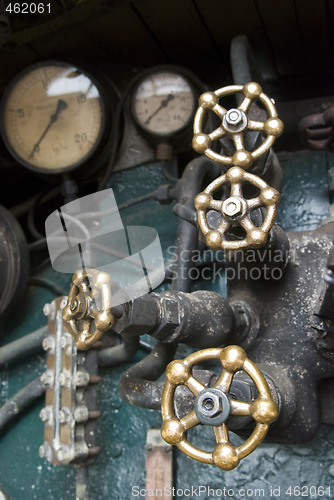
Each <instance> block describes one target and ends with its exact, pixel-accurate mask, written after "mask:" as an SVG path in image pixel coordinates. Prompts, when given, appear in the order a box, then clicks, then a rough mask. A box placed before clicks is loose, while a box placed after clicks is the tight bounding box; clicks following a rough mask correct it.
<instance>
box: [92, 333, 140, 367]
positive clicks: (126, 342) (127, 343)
mask: <svg viewBox="0 0 334 500" xmlns="http://www.w3.org/2000/svg"><path fill="white" fill-rule="evenodd" d="M138 349H139V337H132V336H127V335H122V343H121V344H119V345H116V346H114V347H107V348H106V349H102V350H101V351H99V353H98V364H99V366H109V367H110V366H117V365H120V364H121V363H125V362H126V361H130V359H131V358H133V356H134V355H135V354H136V352H137V351H138Z"/></svg>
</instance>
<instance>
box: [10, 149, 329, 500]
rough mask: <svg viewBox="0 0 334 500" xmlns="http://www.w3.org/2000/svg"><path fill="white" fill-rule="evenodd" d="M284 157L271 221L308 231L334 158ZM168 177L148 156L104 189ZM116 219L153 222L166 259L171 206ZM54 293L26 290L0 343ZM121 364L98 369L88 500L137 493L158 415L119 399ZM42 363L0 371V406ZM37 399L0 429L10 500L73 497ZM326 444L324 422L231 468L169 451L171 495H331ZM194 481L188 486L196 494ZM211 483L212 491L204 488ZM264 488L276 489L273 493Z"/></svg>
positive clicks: (129, 194)
mask: <svg viewBox="0 0 334 500" xmlns="http://www.w3.org/2000/svg"><path fill="white" fill-rule="evenodd" d="M281 161H282V165H283V169H284V187H283V190H282V198H281V204H280V208H279V214H278V221H279V223H280V224H281V225H282V227H283V228H284V229H286V230H301V229H312V228H314V227H316V225H317V224H318V223H319V222H320V221H321V219H323V218H324V217H326V216H327V215H328V207H329V201H328V183H327V165H328V164H329V163H331V162H332V159H331V158H329V157H328V156H327V154H326V153H318V152H306V151H305V152H298V153H290V154H289V155H285V156H281ZM166 182H167V180H166V178H165V177H164V174H163V171H162V169H161V168H160V165H159V164H158V163H154V164H151V165H146V166H141V167H138V168H136V169H133V170H129V171H123V172H119V173H116V174H114V175H113V176H112V179H111V181H110V184H109V187H112V188H113V189H114V192H115V196H116V199H117V202H118V203H121V202H124V201H126V200H128V199H130V198H133V197H136V196H138V195H141V194H143V193H145V192H149V191H151V190H153V189H155V188H156V187H157V186H158V185H160V184H161V183H166ZM122 219H123V223H124V224H125V225H134V224H135V225H140V224H141V225H148V226H152V227H155V228H156V229H157V230H158V232H159V236H160V240H161V244H162V247H163V250H164V253H165V256H166V257H167V256H168V251H167V249H168V247H170V246H171V245H174V238H175V234H176V227H177V217H176V216H175V215H173V213H172V207H171V206H160V205H159V204H158V203H157V202H155V201H147V202H144V203H143V204H141V205H138V206H136V207H132V208H129V209H127V210H126V211H124V212H123V213H122ZM42 275H43V276H44V277H47V278H49V279H52V280H54V281H56V282H57V283H58V284H60V285H61V286H62V287H63V288H65V289H68V287H69V284H70V280H71V277H70V276H69V275H61V274H59V273H57V272H55V271H53V270H52V269H51V267H47V268H46V269H44V270H43V272H42ZM200 288H210V289H213V290H217V291H220V292H221V293H224V292H225V284H224V281H223V280H222V279H215V280H214V282H210V281H202V282H200V283H194V287H193V289H194V290H195V289H200ZM53 298H54V297H53V295H52V293H51V292H49V291H47V290H45V289H42V288H37V287H29V289H27V292H26V294H25V297H24V300H23V301H22V303H21V305H20V313H19V315H12V316H11V317H9V318H6V320H5V322H4V326H5V331H6V334H5V336H4V337H3V338H2V339H1V342H2V344H5V343H7V342H9V341H11V340H14V339H16V338H18V337H20V336H22V335H24V334H26V333H29V332H30V331H32V330H34V329H36V328H38V327H39V326H42V325H43V324H45V321H46V319H45V317H44V316H43V313H42V309H43V305H44V304H45V303H46V302H50V301H51V300H52V299H53ZM187 351H188V350H187V348H184V347H182V346H181V347H180V350H179V352H178V355H179V356H180V357H183V356H185V355H186V354H187ZM143 355H144V353H143V352H139V353H138V354H137V355H136V358H135V361H138V360H139V359H140V358H141V357H142V356H143ZM128 366H130V364H124V365H122V366H120V367H118V368H115V369H110V370H109V369H103V370H101V375H102V382H101V383H100V385H99V408H100V409H101V411H102V416H101V418H100V419H99V421H98V442H99V445H100V446H101V453H100V455H99V456H98V458H97V460H96V463H95V464H94V465H92V466H91V467H90V470H89V495H90V499H91V500H129V499H131V498H143V497H142V496H133V495H132V487H134V486H138V487H140V488H144V487H145V449H144V445H145V441H146V432H147V430H148V429H149V428H150V427H153V426H156V427H159V426H160V424H161V417H160V413H159V412H155V411H150V410H144V409H141V408H135V407H131V406H130V405H128V404H126V403H124V402H122V400H121V398H120V396H119V393H118V382H119V378H120V376H121V374H122V373H123V371H124V370H125V369H126V368H127V367H128ZM44 367H45V358H44V355H43V354H38V355H35V356H31V357H29V358H27V359H24V360H21V362H20V363H18V362H17V363H15V364H11V365H10V366H6V367H4V368H3V369H1V370H0V384H1V385H0V404H3V403H4V402H5V401H6V400H7V398H8V397H10V396H11V395H12V394H14V393H15V392H16V391H17V390H18V389H19V388H21V387H22V386H23V385H25V384H26V383H28V382H29V381H30V380H33V379H34V378H35V377H36V376H37V375H38V374H40V373H42V371H43V370H44ZM42 406H43V401H40V402H39V403H36V405H34V406H33V407H32V408H31V409H29V411H27V412H25V414H23V415H22V416H21V417H19V418H18V419H17V420H16V421H15V423H14V424H13V425H12V426H11V427H10V428H9V429H7V431H6V433H5V434H2V435H1V436H0V489H3V491H4V492H5V493H6V494H8V497H9V498H10V499H11V500H21V499H25V500H30V499H31V500H32V499H38V500H40V499H45V498H48V500H65V499H66V500H69V499H71V498H73V499H74V498H75V470H74V468H73V467H71V466H60V467H54V466H52V465H50V464H49V463H48V462H46V461H45V460H43V459H41V458H39V456H38V448H39V445H40V444H41V443H42V440H43V424H42V422H41V421H40V419H39V417H38V413H39V411H40V409H41V408H42ZM209 431H210V429H206V430H204V431H203V428H199V427H198V428H195V429H194V430H193V435H192V438H193V440H194V442H195V443H197V444H198V446H199V447H203V448H205V447H206V446H208V447H210V443H213V434H212V432H211V433H210V432H209ZM235 439H236V440H238V439H239V438H238V437H235ZM333 449H334V430H333V429H332V428H331V427H329V426H322V428H321V430H320V432H319V433H318V435H317V437H316V438H315V439H314V441H312V442H311V443H309V444H306V445H293V446H290V445H274V444H263V445H261V446H260V447H259V448H258V449H257V450H256V451H255V452H254V453H253V454H252V455H251V456H250V457H248V458H247V459H245V460H243V461H242V462H241V464H240V465H239V467H238V468H237V469H236V470H234V471H231V472H223V471H220V470H219V469H217V468H216V467H213V466H209V465H203V464H200V463H198V462H195V461H193V460H191V459H189V458H188V457H186V456H185V455H183V454H182V453H180V452H179V451H178V450H176V449H175V450H174V458H175V463H176V467H175V487H176V488H178V489H179V492H178V495H177V498H178V499H180V500H181V499H184V500H185V499H187V498H200V499H201V500H209V499H210V500H211V499H212V498H218V497H217V496H214V494H215V493H217V490H219V489H223V488H224V487H225V488H226V491H225V496H221V497H220V498H233V499H239V498H252V499H253V498H254V499H256V498H259V497H262V498H266V499H267V498H280V499H291V498H295V497H298V490H295V492H294V493H293V494H292V495H291V496H290V495H289V494H288V493H286V491H287V490H288V488H289V486H300V487H302V486H304V487H305V488H310V486H316V487H318V486H325V487H328V486H332V491H331V493H332V495H334V486H333V477H334V452H333ZM199 486H202V487H205V488H206V491H204V490H201V493H200V491H199V490H198V489H197V490H196V487H197V488H198V487H199ZM192 487H194V488H195V490H194V491H193V492H191V488H192ZM208 487H210V488H211V491H208ZM271 487H274V488H276V489H275V490H273V491H272V494H271V490H270V488H271ZM278 487H279V488H280V491H279V490H278V489H277V488H278ZM187 488H190V490H189V491H188V490H187ZM181 489H182V490H183V493H182V491H181ZM243 489H245V493H244V495H243ZM213 490H215V491H213ZM247 490H248V492H247ZM256 490H258V491H256ZM136 491H137V490H134V491H133V492H134V493H136ZM300 491H301V493H302V491H304V493H305V492H308V493H309V494H308V498H324V499H327V498H330V496H329V495H328V493H327V492H326V491H325V494H324V495H323V496H320V495H318V494H317V495H313V496H312V492H313V493H314V491H313V490H312V491H311V490H306V489H305V490H300ZM319 491H320V492H321V490H319ZM292 492H293V490H292ZM188 493H190V495H189V494H188ZM218 493H219V491H218ZM242 495H243V496H242Z"/></svg>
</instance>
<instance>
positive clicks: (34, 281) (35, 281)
mask: <svg viewBox="0 0 334 500" xmlns="http://www.w3.org/2000/svg"><path fill="white" fill-rule="evenodd" d="M28 283H29V284H30V285H34V286H41V287H43V288H47V289H48V290H50V291H51V292H53V293H54V294H55V295H56V296H57V297H59V296H60V295H67V292H66V291H65V290H64V288H62V287H61V286H59V285H58V284H57V283H54V282H53V281H51V280H48V279H46V278H39V277H36V276H31V277H30V278H29V279H28Z"/></svg>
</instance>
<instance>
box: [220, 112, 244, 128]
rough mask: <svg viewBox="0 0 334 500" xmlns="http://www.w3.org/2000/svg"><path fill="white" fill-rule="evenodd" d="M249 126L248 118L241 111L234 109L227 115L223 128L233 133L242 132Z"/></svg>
mask: <svg viewBox="0 0 334 500" xmlns="http://www.w3.org/2000/svg"><path fill="white" fill-rule="evenodd" d="M246 126H247V117H246V115H245V113H244V112H243V111H241V110H240V109H236V108H232V109H230V110H229V111H227V113H225V115H224V118H223V127H224V128H225V130H227V131H228V132H231V133H236V132H241V131H242V130H244V129H245V128H246Z"/></svg>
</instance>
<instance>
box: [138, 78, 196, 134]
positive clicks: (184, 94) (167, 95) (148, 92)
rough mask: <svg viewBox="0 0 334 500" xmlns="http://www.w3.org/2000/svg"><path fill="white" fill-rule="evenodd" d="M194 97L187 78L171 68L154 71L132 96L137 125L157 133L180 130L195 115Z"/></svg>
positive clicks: (174, 132)
mask: <svg viewBox="0 0 334 500" xmlns="http://www.w3.org/2000/svg"><path fill="white" fill-rule="evenodd" d="M194 110H195V98H194V93H193V90H192V88H191V86H190V84H189V83H188V81H187V80H186V79H185V78H184V77H183V76H182V75H180V74H178V73H175V72H172V71H161V72H156V73H152V74H151V75H149V76H146V77H144V78H143V80H142V81H141V82H139V84H138V86H137V87H136V89H135V91H134V94H133V98H132V112H133V115H134V118H135V120H136V122H137V124H138V125H139V126H140V127H141V128H142V129H143V130H144V131H145V132H148V133H150V134H153V135H157V136H172V135H175V134H176V133H177V132H180V131H181V130H182V129H184V128H185V127H186V126H187V125H189V124H190V121H191V119H192V117H193V114H194Z"/></svg>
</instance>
